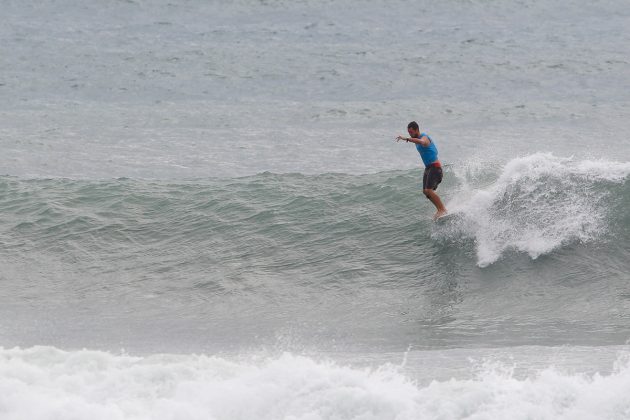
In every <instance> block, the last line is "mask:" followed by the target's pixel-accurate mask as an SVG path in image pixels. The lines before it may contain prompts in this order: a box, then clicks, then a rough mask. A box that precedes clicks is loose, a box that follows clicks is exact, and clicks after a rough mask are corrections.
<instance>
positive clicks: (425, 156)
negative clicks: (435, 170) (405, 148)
mask: <svg viewBox="0 0 630 420" xmlns="http://www.w3.org/2000/svg"><path fill="white" fill-rule="evenodd" d="M422 137H428V138H429V140H430V141H431V143H429V145H428V146H427V147H424V146H423V145H421V144H416V149H417V150H418V153H420V157H421V158H422V162H424V166H429V165H431V164H432V163H434V162H437V160H438V151H437V147H435V143H434V142H433V140H432V139H431V137H429V135H428V134H427V133H420V138H422Z"/></svg>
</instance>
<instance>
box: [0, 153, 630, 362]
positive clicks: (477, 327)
mask: <svg viewBox="0 0 630 420" xmlns="http://www.w3.org/2000/svg"><path fill="white" fill-rule="evenodd" d="M629 174H630V165H629V164H627V163H616V162H610V161H590V160H576V159H570V158H559V157H556V156H553V155H549V154H535V155H530V156H526V157H522V158H516V159H513V160H511V161H509V162H507V163H506V164H504V165H496V166H495V165H489V164H486V163H484V164H481V165H475V164H473V163H469V164H467V165H460V166H455V167H451V168H448V169H447V173H446V177H445V181H444V183H443V184H442V185H441V186H440V190H439V191H440V193H441V194H443V195H444V197H445V200H446V203H447V206H448V207H449V208H450V209H451V211H452V212H454V213H457V214H458V215H459V216H457V217H456V218H455V219H454V220H453V221H450V222H446V223H437V224H436V223H433V222H432V221H431V217H430V216H431V214H432V213H433V209H432V206H431V205H430V204H429V203H428V201H427V200H426V199H425V198H424V197H423V196H422V194H421V191H420V181H421V179H420V176H421V173H420V172H419V171H402V172H382V173H378V174H372V175H360V176H354V175H343V174H324V175H317V176H305V175H300V174H286V175H276V174H270V173H264V174H260V175H257V176H253V177H245V178H237V179H234V178H232V179H216V178H215V179H206V180H191V181H186V182H183V181H182V182H177V183H168V182H150V181H140V180H129V179H119V180H110V181H72V180H64V179H50V180H41V179H39V180H24V179H18V178H9V177H4V178H2V179H1V180H0V192H1V193H2V195H1V196H2V199H1V201H0V211H1V214H2V219H1V228H2V231H3V236H2V242H1V243H0V248H1V250H2V253H3V255H4V256H5V260H4V272H3V280H4V282H5V286H4V287H5V293H4V295H3V296H4V297H2V302H1V303H2V305H0V306H1V307H2V309H0V312H2V314H4V315H6V316H10V317H12V319H14V320H15V322H14V324H13V326H12V327H11V328H8V329H6V330H5V331H4V332H3V334H4V337H5V338H6V340H7V341H5V342H8V343H11V342H13V343H16V344H22V345H24V344H29V343H31V344H37V343H38V342H41V340H42V337H44V338H46V339H48V340H51V342H52V343H53V344H59V345H70V346H72V345H79V346H86V345H90V346H91V345H94V346H97V348H104V349H109V348H112V346H113V348H116V347H115V346H116V344H115V343H123V345H124V346H131V347H132V348H153V347H152V346H157V349H158V350H162V351H171V350H177V351H188V350H190V349H199V348H201V349H206V348H214V347H218V348H223V347H225V346H228V347H229V346H236V347H237V348H238V347H240V346H242V345H256V344H260V343H263V344H265V345H267V344H270V345H273V344H274V343H277V342H289V343H293V344H292V345H295V346H297V347H301V346H307V347H308V346H323V347H327V346H328V347H330V348H337V347H346V346H347V347H348V348H353V346H358V347H359V348H383V349H385V348H388V349H393V348H395V349H400V348H406V346H407V345H409V344H414V345H421V346H427V347H429V348H432V347H441V346H462V345H463V346H468V345H480V344H488V343H495V344H496V343H499V342H507V343H511V344H515V345H516V344H536V343H548V344H554V343H555V344H559V343H574V344H586V343H608V344H618V343H619V342H623V341H624V340H625V338H627V336H628V334H630V331H629V330H628V323H627V319H628V317H629V316H630V315H629V314H630V310H629V308H628V306H627V292H626V291H625V285H626V283H627V271H628V270H627V268H628V266H627V255H628V244H629V243H630V240H629V238H630V235H629V227H630V220H629V216H628V212H627V210H626V209H627V207H628V205H629V204H630V191H629V190H628V188H629V187H628V183H627V178H628V175H629ZM543 257H544V258H543ZM475 265H477V266H478V268H475ZM604 291H605V292H604ZM33 302H37V305H38V308H40V309H41V310H46V311H49V313H51V314H53V315H54V316H52V317H50V318H49V319H46V320H42V319H41V317H39V315H38V313H37V311H36V312H33V311H32V310H31V309H30V308H31V306H32V305H33ZM585 305H587V306H585ZM585 307H588V308H589V310H588V311H585V310H584V308H585ZM533 311H534V312H535V311H539V313H540V314H544V315H541V316H539V317H532V315H531V314H532V313H533ZM16 314H17V315H16ZM367 320H369V323H368V321H367ZM69 326H70V327H69ZM551 326H553V328H551ZM541 331H547V332H546V333H541ZM173 334H175V335H176V336H177V340H171V339H169V340H167V339H165V336H169V337H172V335H173ZM624 337H625V338H624ZM112 343H114V344H112Z"/></svg>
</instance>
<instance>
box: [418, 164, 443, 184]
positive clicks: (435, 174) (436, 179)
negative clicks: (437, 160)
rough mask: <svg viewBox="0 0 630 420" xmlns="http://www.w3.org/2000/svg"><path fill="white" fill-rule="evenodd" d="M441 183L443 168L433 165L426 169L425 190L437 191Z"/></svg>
mask: <svg viewBox="0 0 630 420" xmlns="http://www.w3.org/2000/svg"><path fill="white" fill-rule="evenodd" d="M440 182H442V168H440V167H439V166H433V165H431V166H427V167H426V168H424V176H423V177H422V189H423V190H437V187H438V185H439V184H440Z"/></svg>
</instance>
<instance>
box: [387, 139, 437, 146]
mask: <svg viewBox="0 0 630 420" xmlns="http://www.w3.org/2000/svg"><path fill="white" fill-rule="evenodd" d="M400 140H405V141H406V142H410V143H415V144H420V145H422V146H424V147H427V146H428V145H429V144H431V140H429V138H428V137H427V136H422V137H420V138H418V139H416V138H413V137H403V136H398V138H397V139H396V141H397V142H398V141H400Z"/></svg>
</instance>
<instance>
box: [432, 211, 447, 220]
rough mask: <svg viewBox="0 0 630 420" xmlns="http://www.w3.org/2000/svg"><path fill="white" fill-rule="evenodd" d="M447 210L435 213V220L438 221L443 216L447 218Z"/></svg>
mask: <svg viewBox="0 0 630 420" xmlns="http://www.w3.org/2000/svg"><path fill="white" fill-rule="evenodd" d="M446 213H447V212H446V210H438V211H436V212H435V214H434V215H433V220H437V219H439V218H440V217H442V216H446Z"/></svg>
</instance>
